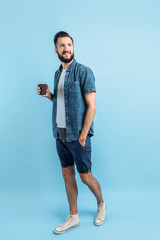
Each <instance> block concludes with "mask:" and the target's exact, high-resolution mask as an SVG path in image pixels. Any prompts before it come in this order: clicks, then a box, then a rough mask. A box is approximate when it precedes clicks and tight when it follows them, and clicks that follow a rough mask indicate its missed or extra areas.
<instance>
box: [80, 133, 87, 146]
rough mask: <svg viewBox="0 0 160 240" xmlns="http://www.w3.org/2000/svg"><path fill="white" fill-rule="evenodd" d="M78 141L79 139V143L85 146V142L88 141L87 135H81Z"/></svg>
mask: <svg viewBox="0 0 160 240" xmlns="http://www.w3.org/2000/svg"><path fill="white" fill-rule="evenodd" d="M78 141H79V143H80V144H81V145H82V146H83V147H84V146H85V143H86V137H85V136H82V135H80V136H79V139H78Z"/></svg>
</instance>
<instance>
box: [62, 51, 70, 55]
mask: <svg viewBox="0 0 160 240" xmlns="http://www.w3.org/2000/svg"><path fill="white" fill-rule="evenodd" d="M65 53H71V52H68V51H64V52H63V54H65Z"/></svg>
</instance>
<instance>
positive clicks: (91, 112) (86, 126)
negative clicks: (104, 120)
mask: <svg viewBox="0 0 160 240" xmlns="http://www.w3.org/2000/svg"><path fill="white" fill-rule="evenodd" d="M95 112H96V109H95V108H94V107H92V106H89V107H88V108H87V112H86V115H85V119H84V124H83V128H82V131H81V134H80V135H81V136H83V137H86V136H87V134H88V131H89V129H90V126H91V124H92V122H93V118H94V115H95Z"/></svg>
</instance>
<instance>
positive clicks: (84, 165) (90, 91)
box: [37, 31, 105, 234]
mask: <svg viewBox="0 0 160 240" xmlns="http://www.w3.org/2000/svg"><path fill="white" fill-rule="evenodd" d="M54 44H55V52H56V54H57V55H58V58H59V59H60V61H61V65H60V67H59V69H58V70H57V71H56V72H55V76H54V89H53V94H52V93H51V92H50V91H49V87H48V85H47V92H46V94H45V95H42V96H44V97H47V98H49V99H50V100H51V101H53V111H52V123H53V125H52V126H53V136H54V138H56V149H57V153H58V156H59V159H60V163H61V166H62V174H63V178H64V182H65V188H66V193H67V198H68V202H69V207H70V216H69V217H68V218H67V219H66V221H65V222H64V223H63V224H61V225H59V226H58V227H56V228H55V230H54V232H55V233H56V234H60V233H64V232H65V231H66V230H68V229H69V228H71V227H75V226H78V225H79V223H80V221H79V216H78V210H77V196H78V189H77V183H76V179H75V168H74V164H75V165H76V168H77V171H78V172H79V175H80V178H81V180H82V182H83V183H85V184H86V185H87V186H88V187H89V189H90V190H91V191H92V193H93V194H94V195H95V197H96V199H97V209H98V211H97V215H96V217H95V219H94V224H95V225H101V224H102V223H104V221H105V202H104V200H103V197H102V193H101V188H100V185H99V183H98V181H97V180H96V179H95V178H94V177H93V175H92V173H91V166H92V163H91V151H92V150H91V139H90V138H91V137H92V136H93V135H94V127H93V118H94V115H95V112H96V103H95V92H96V88H95V78H94V75H93V72H92V70H91V69H90V68H89V67H86V66H84V65H82V64H80V63H78V62H76V60H75V58H74V43H73V39H72V37H71V36H70V35H69V34H68V33H66V32H62V31H60V32H58V33H57V34H56V35H55V37H54ZM37 91H38V94H40V88H39V87H37Z"/></svg>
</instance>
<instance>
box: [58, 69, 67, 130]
mask: <svg viewBox="0 0 160 240" xmlns="http://www.w3.org/2000/svg"><path fill="white" fill-rule="evenodd" d="M66 70H67V69H62V71H61V75H60V78H59V82H58V89H57V116H56V122H57V127H59V128H66V115H65V102H64V79H65V75H66Z"/></svg>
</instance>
